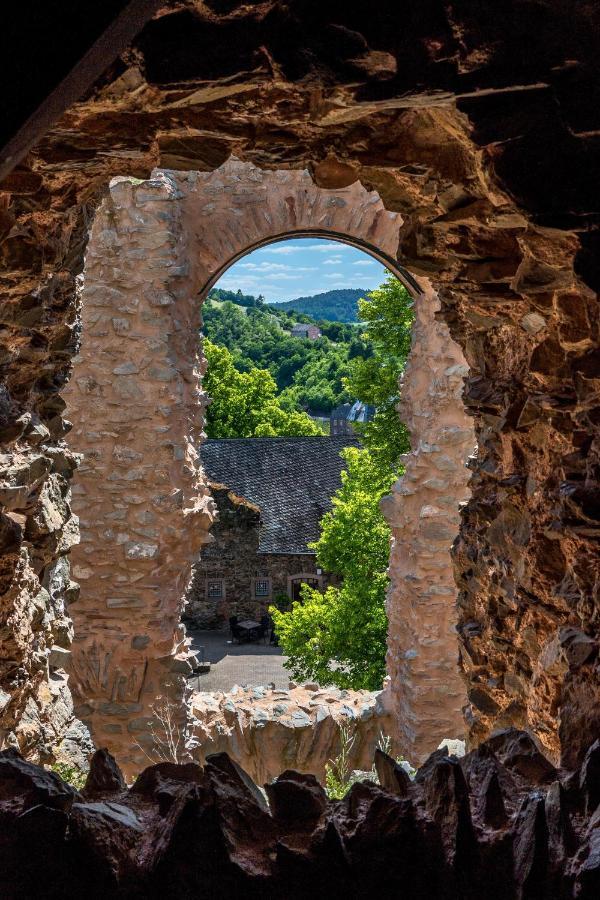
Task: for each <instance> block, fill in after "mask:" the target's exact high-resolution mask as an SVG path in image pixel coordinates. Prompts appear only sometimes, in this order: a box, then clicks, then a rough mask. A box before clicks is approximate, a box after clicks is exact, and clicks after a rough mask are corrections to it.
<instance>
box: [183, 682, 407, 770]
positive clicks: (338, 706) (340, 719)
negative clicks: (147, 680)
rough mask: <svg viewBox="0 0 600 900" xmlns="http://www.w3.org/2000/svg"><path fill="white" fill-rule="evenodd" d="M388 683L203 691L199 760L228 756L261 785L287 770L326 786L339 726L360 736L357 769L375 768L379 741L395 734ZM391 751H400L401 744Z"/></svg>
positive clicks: (195, 719) (198, 699) (196, 731)
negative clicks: (365, 687)
mask: <svg viewBox="0 0 600 900" xmlns="http://www.w3.org/2000/svg"><path fill="white" fill-rule="evenodd" d="M389 680H390V679H389V678H387V679H386V684H385V685H384V690H383V691H344V690H339V689H337V688H333V687H332V688H319V687H318V686H317V685H314V686H311V685H298V686H297V687H294V688H291V689H290V690H287V691H285V690H273V689H271V688H268V687H237V686H236V687H235V688H234V689H233V690H231V691H227V692H226V693H224V692H221V691H217V692H213V693H206V692H202V691H199V692H197V693H195V694H194V695H193V697H192V728H191V739H192V746H191V752H192V756H193V757H194V760H195V761H196V762H198V763H200V764H202V763H204V761H205V760H206V758H207V757H208V756H210V755H211V754H213V753H227V754H228V755H229V756H230V757H231V758H232V759H234V760H235V762H236V763H238V765H240V766H241V767H242V768H243V769H244V771H246V772H247V773H248V774H249V775H250V777H251V778H252V779H253V780H254V781H256V782H257V783H258V784H261V783H263V782H265V781H270V780H271V779H273V778H275V777H276V776H277V775H278V774H279V773H280V772H283V771H284V769H294V770H295V771H297V772H304V773H310V774H312V775H315V776H316V777H317V778H318V779H319V780H320V781H322V780H323V778H324V775H325V764H326V763H327V762H328V761H329V760H331V759H333V758H334V757H336V756H337V755H338V753H339V750H340V726H345V727H347V728H348V729H350V730H351V733H352V734H353V736H354V743H353V745H352V748H351V751H350V756H349V766H350V768H351V769H360V770H365V769H368V768H369V767H370V766H371V764H372V761H373V753H374V751H375V748H376V746H377V743H378V741H379V739H380V737H381V736H382V735H383V736H385V737H388V738H390V739H394V737H395V732H396V720H395V717H394V715H393V709H392V697H391V691H390V685H389ZM392 749H393V750H394V752H400V747H399V746H398V743H397V742H396V740H392Z"/></svg>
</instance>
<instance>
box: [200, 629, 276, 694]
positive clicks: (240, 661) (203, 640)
mask: <svg viewBox="0 0 600 900" xmlns="http://www.w3.org/2000/svg"><path fill="white" fill-rule="evenodd" d="M189 636H190V637H191V638H192V648H193V649H194V650H196V651H199V650H200V647H204V659H205V660H206V661H207V662H210V663H211V667H210V672H208V673H207V674H205V675H194V676H193V678H191V679H190V680H191V682H192V684H193V687H194V689H195V690H197V691H230V690H231V688H232V687H233V686H234V684H249V685H252V687H257V686H259V685H263V684H271V683H273V684H274V685H275V687H276V688H277V689H279V690H286V689H287V688H288V687H289V682H290V676H289V672H288V671H287V669H284V667H283V664H284V662H285V661H286V659H287V657H286V656H283V654H282V652H281V648H280V647H273V646H271V645H270V644H264V643H262V641H261V642H259V643H257V644H233V643H231V638H230V636H229V631H190V632H189Z"/></svg>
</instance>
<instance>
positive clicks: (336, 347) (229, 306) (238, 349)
mask: <svg viewBox="0 0 600 900" xmlns="http://www.w3.org/2000/svg"><path fill="white" fill-rule="evenodd" d="M243 296H244V295H243ZM234 297H235V298H236V301H237V299H238V296H237V294H234ZM250 299H252V300H254V299H255V298H250V297H249V295H246V296H244V300H245V301H246V302H245V303H244V304H243V305H242V304H241V303H238V302H235V303H234V302H232V301H231V300H229V299H227V298H226V297H225V292H220V293H219V294H218V295H217V294H216V292H213V293H211V294H209V296H208V298H207V299H206V300H205V302H204V306H203V307H202V318H203V320H204V327H203V332H204V334H205V335H206V337H207V338H209V340H211V341H212V342H213V344H216V345H217V346H219V347H225V348H226V349H227V350H228V351H229V352H230V353H231V355H232V359H233V364H234V365H235V368H236V369H237V371H238V372H242V373H243V372H250V371H251V370H252V369H253V368H258V369H268V370H269V372H270V373H271V375H272V376H273V378H274V379H275V382H276V384H277V389H278V391H279V398H280V402H281V403H282V404H283V405H284V407H285V408H286V409H289V410H301V409H308V410H311V411H313V412H324V413H328V412H329V411H330V410H331V409H333V407H334V406H337V405H338V404H339V403H345V402H346V401H348V400H351V399H354V398H353V397H351V396H350V395H349V394H348V393H347V392H346V390H345V388H344V384H343V380H344V378H347V377H348V376H349V374H350V366H351V362H352V360H353V359H355V358H356V357H363V358H368V357H370V356H371V354H372V348H371V345H370V343H369V342H368V341H365V339H364V338H363V336H362V329H361V328H360V326H356V325H349V324H346V323H343V322H328V321H325V320H320V321H319V327H320V329H321V331H322V337H320V338H319V339H318V340H316V341H309V340H307V339H306V338H298V337H292V335H291V329H292V326H293V325H294V323H295V322H297V321H298V320H299V319H304V320H308V321H311V319H309V317H308V316H306V315H303V314H302V313H297V312H295V311H292V312H287V311H285V310H282V309H280V307H279V306H271V307H269V306H266V305H265V306H263V305H262V304H258V305H251V304H250V303H249V302H248V301H249V300H250ZM256 299H258V298H256Z"/></svg>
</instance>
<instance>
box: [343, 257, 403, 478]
mask: <svg viewBox="0 0 600 900" xmlns="http://www.w3.org/2000/svg"><path fill="white" fill-rule="evenodd" d="M358 305H359V312H360V317H361V319H362V320H363V321H364V323H365V325H366V330H365V334H364V337H365V338H366V339H367V340H369V341H370V342H371V343H372V345H373V355H372V356H371V357H369V358H364V357H357V358H355V359H354V360H353V361H352V363H351V365H350V374H349V376H348V377H347V378H345V379H344V386H345V387H346V390H347V391H348V392H349V393H350V394H352V395H354V396H355V397H358V398H359V400H362V401H363V402H364V403H370V404H371V405H372V406H375V408H376V413H375V417H374V419H373V421H372V422H368V423H365V424H361V425H358V426H357V430H358V431H359V432H360V434H361V436H362V438H363V440H364V443H365V446H367V447H368V448H369V450H370V452H371V453H372V455H373V456H374V457H376V458H377V459H378V461H379V462H380V463H381V465H387V466H391V467H392V468H395V467H396V466H397V465H398V460H399V457H400V455H401V454H403V453H406V452H407V451H408V450H409V449H410V443H409V436H408V432H407V430H406V426H405V425H403V423H402V422H401V421H400V419H399V417H398V409H397V407H398V401H399V399H400V391H399V387H398V377H399V375H400V374H401V372H402V370H403V369H404V363H405V361H406V357H407V356H408V353H409V350H410V342H411V328H412V322H413V317H414V312H413V303H412V299H411V297H410V294H409V293H408V291H407V290H406V288H405V287H404V285H402V284H401V283H400V282H399V281H398V279H397V278H395V277H394V276H393V275H391V274H388V276H387V278H386V280H385V282H384V283H383V284H382V285H381V287H379V288H377V289H376V290H374V291H371V292H370V293H369V295H368V298H367V299H365V300H359V304H358Z"/></svg>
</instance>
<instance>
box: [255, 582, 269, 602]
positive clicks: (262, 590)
mask: <svg viewBox="0 0 600 900" xmlns="http://www.w3.org/2000/svg"><path fill="white" fill-rule="evenodd" d="M253 580H254V596H255V597H262V598H264V597H270V596H271V579H270V578H254V579H253Z"/></svg>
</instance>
